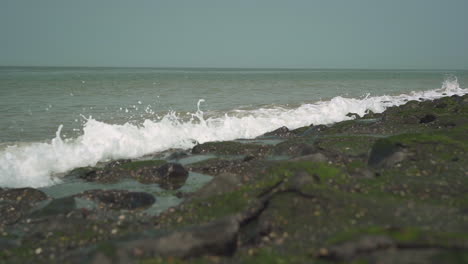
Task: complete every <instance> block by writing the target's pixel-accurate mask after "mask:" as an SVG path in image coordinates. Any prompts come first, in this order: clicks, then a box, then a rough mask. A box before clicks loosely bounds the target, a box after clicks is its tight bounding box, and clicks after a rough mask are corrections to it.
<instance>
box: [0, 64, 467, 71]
mask: <svg viewBox="0 0 468 264" xmlns="http://www.w3.org/2000/svg"><path fill="white" fill-rule="evenodd" d="M0 68H69V69H73V68H74V69H161V70H221V71H235V70H258V71H269V70H280V71H301V70H302V71H334V70H336V71H353V70H354V71H468V68H467V69H455V68H449V69H440V68H358V67H356V68H353V67H351V68H327V67H325V68H300V67H297V68H296V67H290V68H282V67H197V66H183V67H179V66H177V67H174V66H168V67H165V66H55V65H54V66H49V65H0Z"/></svg>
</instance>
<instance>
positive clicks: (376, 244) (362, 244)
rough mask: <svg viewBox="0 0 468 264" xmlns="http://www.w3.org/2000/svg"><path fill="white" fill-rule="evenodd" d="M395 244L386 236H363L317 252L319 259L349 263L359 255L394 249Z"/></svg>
mask: <svg viewBox="0 0 468 264" xmlns="http://www.w3.org/2000/svg"><path fill="white" fill-rule="evenodd" d="M395 246H396V244H395V242H394V241H393V240H392V239H391V238H389V237H387V236H377V235H375V236H370V235H368V236H363V237H361V238H359V239H357V240H355V241H348V242H345V243H342V244H340V245H336V246H333V247H330V248H329V249H324V250H321V252H319V257H323V258H327V259H333V260H340V261H349V260H351V259H352V258H354V257H355V256H357V255H359V254H366V253H367V254H369V253H371V252H372V251H375V250H382V249H387V248H392V247H395Z"/></svg>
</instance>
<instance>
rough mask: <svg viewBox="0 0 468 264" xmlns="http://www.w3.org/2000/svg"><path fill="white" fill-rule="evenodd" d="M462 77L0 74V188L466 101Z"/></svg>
mask: <svg viewBox="0 0 468 264" xmlns="http://www.w3.org/2000/svg"><path fill="white" fill-rule="evenodd" d="M467 84H468V72H467V71H364V70H362V71H360V70H354V71H347V70H245V69H237V70H234V69H233V70H219V69H147V68H145V69H123V68H8V67H3V68H0V187H22V186H32V187H43V186H50V185H54V184H57V183H59V182H61V179H60V177H59V175H62V174H63V173H65V172H67V171H69V170H71V169H73V168H77V167H82V166H92V165H95V164H96V163H97V162H101V161H108V160H112V159H119V158H138V157H141V156H143V155H146V154H150V153H156V152H160V151H164V150H167V149H170V148H182V149H189V148H191V147H193V146H194V144H196V142H200V143H203V142H208V141H220V140H232V139H239V138H254V137H256V136H259V135H261V134H263V133H265V132H268V131H271V130H274V129H276V128H278V127H281V126H287V127H289V128H290V129H294V128H298V127H301V126H306V125H310V124H315V125H318V124H331V123H334V122H339V121H342V120H347V119H350V117H347V116H346V114H347V113H349V112H353V113H358V114H359V115H363V114H365V113H366V111H369V110H370V111H373V112H382V111H384V110H385V109H386V108H387V107H389V106H393V105H400V104H404V103H405V102H407V101H408V100H432V99H435V98H440V97H443V96H450V95H453V94H465V93H468V89H466V87H467Z"/></svg>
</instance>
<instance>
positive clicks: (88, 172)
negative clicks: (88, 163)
mask: <svg viewBox="0 0 468 264" xmlns="http://www.w3.org/2000/svg"><path fill="white" fill-rule="evenodd" d="M96 170H97V168H93V167H81V168H76V169H73V170H71V171H70V172H68V174H67V175H66V176H65V177H66V178H82V179H85V180H86V179H88V178H89V179H92V178H93V177H95V175H96ZM90 181H91V180H90Z"/></svg>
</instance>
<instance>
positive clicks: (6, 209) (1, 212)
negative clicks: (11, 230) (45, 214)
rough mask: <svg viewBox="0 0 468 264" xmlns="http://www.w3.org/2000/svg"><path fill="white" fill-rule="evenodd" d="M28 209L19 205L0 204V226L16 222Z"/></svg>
mask: <svg viewBox="0 0 468 264" xmlns="http://www.w3.org/2000/svg"><path fill="white" fill-rule="evenodd" d="M28 209H29V207H25V206H24V205H21V204H14V203H2V204H0V226H1V225H10V224H13V223H15V222H17V221H18V220H19V219H20V218H21V217H22V216H23V215H25V213H26V212H27V210H28Z"/></svg>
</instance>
